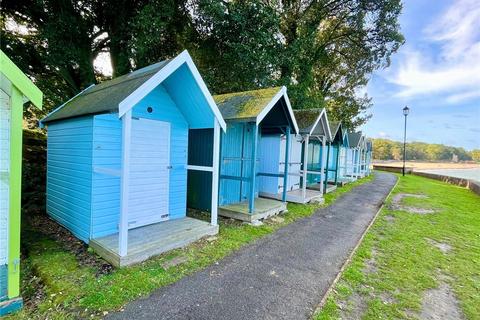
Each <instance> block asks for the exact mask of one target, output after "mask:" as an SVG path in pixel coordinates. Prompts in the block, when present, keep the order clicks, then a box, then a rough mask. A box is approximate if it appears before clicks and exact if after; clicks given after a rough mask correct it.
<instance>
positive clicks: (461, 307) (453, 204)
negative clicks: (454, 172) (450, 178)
mask: <svg viewBox="0 0 480 320" xmlns="http://www.w3.org/2000/svg"><path fill="white" fill-rule="evenodd" d="M400 194H415V195H423V196H426V197H422V198H419V197H408V196H404V197H403V199H402V200H400V202H399V203H392V200H394V199H395V198H396V199H398V198H399V195H400ZM399 206H400V207H399ZM392 207H394V208H395V210H393V209H392ZM412 207H413V210H412ZM415 208H417V209H420V208H421V209H433V210H435V212H434V213H429V214H418V213H412V212H413V211H415V210H414V209H415ZM420 211H421V210H420ZM417 212H418V210H417ZM445 311H446V312H450V314H451V315H455V314H456V315H457V316H459V317H460V318H463V317H465V318H467V319H480V197H479V196H478V195H475V194H474V193H473V192H471V191H469V190H467V189H464V188H460V187H456V186H453V185H449V184H446V183H443V182H439V181H436V180H430V179H427V178H422V177H418V176H406V177H404V178H402V177H400V180H399V183H398V185H397V187H396V188H395V189H394V190H393V193H392V195H391V196H390V197H389V198H388V199H387V205H386V206H385V207H384V208H383V209H382V210H381V212H380V215H379V217H378V218H377V220H376V221H375V223H374V225H373V226H372V228H371V229H370V231H369V232H368V233H367V235H366V237H365V238H364V240H363V242H362V244H361V245H360V247H359V248H358V250H357V252H356V253H355V255H354V256H353V258H352V261H351V262H350V264H349V265H348V266H347V267H346V269H345V271H344V272H343V274H342V276H341V278H340V280H339V281H338V282H337V284H336V285H335V287H334V290H333V291H332V292H331V294H330V296H329V297H328V299H327V301H326V303H325V305H324V306H323V308H322V309H321V310H319V311H318V312H317V313H316V314H315V315H314V317H313V318H314V319H315V320H321V319H322V320H323V319H340V318H341V319H418V318H428V316H432V315H435V314H436V315H438V313H439V312H445ZM452 312H453V313H452ZM462 314H463V315H462ZM452 317H453V316H452ZM441 318H445V317H444V316H441V317H439V318H436V319H441ZM454 318H456V316H455V317H454ZM429 319H430V318H429Z"/></svg>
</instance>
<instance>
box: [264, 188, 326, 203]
mask: <svg viewBox="0 0 480 320" xmlns="http://www.w3.org/2000/svg"><path fill="white" fill-rule="evenodd" d="M260 196H262V197H265V198H270V199H277V200H282V196H283V194H282V193H281V192H279V193H278V194H276V195H275V194H270V193H263V192H260ZM324 201H325V200H324V199H323V194H322V193H321V192H320V191H319V190H314V189H306V190H305V196H304V195H303V191H302V189H295V190H290V191H287V202H294V203H301V204H305V203H309V202H317V203H323V202H324Z"/></svg>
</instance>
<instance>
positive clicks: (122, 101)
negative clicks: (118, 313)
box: [41, 51, 226, 266]
mask: <svg viewBox="0 0 480 320" xmlns="http://www.w3.org/2000/svg"><path fill="white" fill-rule="evenodd" d="M41 123H42V124H43V125H46V126H48V152H47V158H48V160H47V212H48V214H49V215H50V216H51V217H52V218H53V219H55V220H56V221H58V222H59V223H60V224H61V225H63V226H65V227H66V228H67V229H68V230H70V231H71V232H72V233H73V234H74V235H75V236H77V237H78V238H79V239H81V240H83V241H84V242H86V243H88V244H89V245H90V246H91V247H92V248H93V249H94V250H95V251H96V252H97V253H98V254H100V255H101V256H102V257H104V258H105V259H106V260H108V261H109V262H110V263H112V264H113V265H116V266H124V265H129V264H133V263H136V262H140V261H142V260H145V259H147V258H149V257H151V256H153V255H157V254H159V253H162V252H164V251H167V250H170V249H173V248H177V247H181V246H184V245H186V244H188V243H190V242H192V241H195V240H197V239H199V238H201V237H203V236H206V235H213V234H216V233H217V232H218V225H217V206H216V203H217V192H216V190H218V161H217V160H218V152H219V147H220V131H221V130H222V129H223V130H225V129H226V123H225V121H224V120H223V118H222V116H221V113H220V111H219V110H218V108H217V106H216V104H215V102H214V100H213V98H212V96H211V95H210V93H209V91H208V89H207V87H206V85H205V83H204V82H203V80H202V78H201V76H200V74H199V73H198V70H197V68H196V67H195V65H194V63H193V61H192V59H191V57H190V55H189V54H188V52H187V51H184V52H182V53H181V54H180V55H178V56H177V57H175V58H173V59H171V60H166V61H162V62H159V63H156V64H153V65H151V66H148V67H145V68H143V69H139V70H137V71H134V72H132V73H129V74H127V75H124V76H121V77H118V78H115V79H113V80H111V81H106V82H103V83H101V84H98V85H93V86H90V87H88V88H87V89H85V90H84V91H82V92H81V93H79V94H78V95H77V96H75V97H73V98H72V99H70V100H69V101H67V102H66V103H65V104H63V105H62V106H60V107H59V108H57V109H56V110H54V111H53V112H52V113H50V114H49V115H47V116H46V117H45V118H44V119H43V120H42V121H41ZM205 129H208V130H211V131H212V134H210V140H211V141H207V142H206V143H207V144H208V145H209V146H210V150H211V152H212V155H211V157H210V161H209V162H206V163H203V164H202V165H196V164H192V163H189V161H188V160H189V159H188V151H189V148H190V143H191V142H190V138H189V137H190V136H191V135H194V134H195V132H196V131H202V130H205ZM189 171H202V172H207V173H208V174H209V175H210V181H211V188H210V191H211V192H210V194H209V197H210V201H211V203H213V204H215V205H213V206H211V221H210V222H204V221H200V220H197V219H192V218H189V217H187V216H186V209H187V208H186V203H187V193H188V192H189V191H190V190H188V188H187V174H188V172H189ZM206 192H207V191H206Z"/></svg>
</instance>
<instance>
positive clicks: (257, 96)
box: [213, 87, 281, 120]
mask: <svg viewBox="0 0 480 320" xmlns="http://www.w3.org/2000/svg"><path fill="white" fill-rule="evenodd" d="M280 90H281V88H280V87H273V88H266V89H259V90H250V91H243V92H234V93H227V94H220V95H216V96H213V99H214V100H215V102H216V103H217V104H218V107H219V108H220V111H221V112H222V115H223V118H224V119H225V120H232V119H250V120H254V119H256V118H257V117H258V116H259V115H260V113H261V112H262V111H263V109H264V108H265V107H266V106H267V105H268V104H269V103H270V101H272V99H273V98H274V97H275V95H276V94H277V93H278V92H279V91H280Z"/></svg>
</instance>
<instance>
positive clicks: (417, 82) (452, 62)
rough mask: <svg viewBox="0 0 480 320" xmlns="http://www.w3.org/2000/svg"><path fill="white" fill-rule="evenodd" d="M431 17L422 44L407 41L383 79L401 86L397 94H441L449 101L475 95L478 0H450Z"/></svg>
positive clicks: (478, 85)
mask: <svg viewBox="0 0 480 320" xmlns="http://www.w3.org/2000/svg"><path fill="white" fill-rule="evenodd" d="M432 21H433V22H432V23H430V24H429V25H427V27H426V28H425V29H424V30H423V34H424V35H425V37H424V39H423V41H424V43H423V44H422V46H421V47H420V46H417V47H415V46H408V45H407V46H406V47H405V48H404V50H402V53H401V54H400V64H399V67H398V68H396V69H395V70H393V72H392V73H390V74H389V75H387V77H388V79H387V80H388V81H389V82H392V83H394V84H396V85H399V86H400V87H401V88H402V89H401V90H400V92H398V93H397V96H398V97H414V96H421V95H426V94H442V95H444V96H445V97H446V101H447V102H449V103H457V102H460V101H464V100H470V99H474V98H478V97H479V96H480V94H479V93H478V92H479V91H480V2H479V1H478V0H460V1H454V3H453V4H452V5H451V6H450V7H449V8H447V10H445V11H444V12H443V13H442V14H440V16H439V17H434V19H433V20H432ZM407 40H408V39H407Z"/></svg>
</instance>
